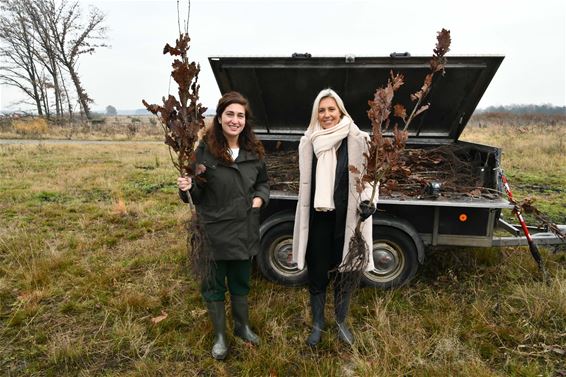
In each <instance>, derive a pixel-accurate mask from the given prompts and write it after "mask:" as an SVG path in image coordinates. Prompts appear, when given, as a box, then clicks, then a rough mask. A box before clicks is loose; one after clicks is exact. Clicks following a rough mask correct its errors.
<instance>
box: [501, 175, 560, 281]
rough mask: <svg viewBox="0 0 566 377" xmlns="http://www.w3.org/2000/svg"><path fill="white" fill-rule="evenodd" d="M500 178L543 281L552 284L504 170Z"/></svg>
mask: <svg viewBox="0 0 566 377" xmlns="http://www.w3.org/2000/svg"><path fill="white" fill-rule="evenodd" d="M499 176H500V177H501V181H502V182H503V188H504V189H505V192H506V193H507V198H508V199H509V203H511V204H512V205H513V213H514V214H515V216H517V219H518V220H519V223H520V224H521V229H523V233H525V237H526V238H527V243H528V245H529V251H530V252H531V255H532V257H533V259H534V260H535V262H536V263H537V266H538V269H539V271H540V273H541V274H542V279H543V281H544V282H546V283H549V282H550V276H549V274H548V272H547V271H546V268H545V267H544V261H543V260H542V256H541V255H540V251H539V249H538V246H537V245H536V244H535V242H534V241H533V238H532V237H531V234H530V232H529V228H528V227H527V223H525V219H523V215H522V214H521V209H520V208H519V205H518V204H517V202H516V201H515V199H513V193H512V192H511V187H510V186H509V181H507V177H506V176H505V174H504V173H503V170H502V169H499Z"/></svg>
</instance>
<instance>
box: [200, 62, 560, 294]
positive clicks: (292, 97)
mask: <svg viewBox="0 0 566 377" xmlns="http://www.w3.org/2000/svg"><path fill="white" fill-rule="evenodd" d="M429 61H430V57H413V56H410V55H409V54H391V55H390V56H389V57H355V56H350V55H349V56H344V57H313V56H311V55H310V54H293V55H292V56H291V57H211V58H209V62H210V65H211V67H212V70H213V72H214V75H215V78H216V81H217V83H218V86H219V88H220V91H221V92H222V93H226V92H228V91H232V90H236V91H239V92H240V93H242V94H243V95H244V96H246V97H247V98H248V100H249V102H250V107H251V109H252V113H253V114H254V120H255V125H256V127H255V131H256V134H257V135H258V137H259V138H260V140H261V141H262V142H263V144H264V146H265V149H266V160H269V159H270V158H273V156H275V155H276V154H277V153H280V152H282V151H297V147H298V143H299V139H300V137H301V136H302V135H303V133H304V131H305V130H306V127H307V125H308V122H309V120H310V114H311V110H312V103H313V100H314V98H315V97H316V95H317V94H318V92H319V91H320V90H321V89H324V88H332V89H334V90H335V91H336V92H337V93H338V94H339V95H340V96H341V97H342V99H343V100H344V103H345V105H346V108H347V109H348V112H349V113H350V115H352V117H353V120H354V122H355V123H356V124H357V125H358V127H360V129H362V130H365V131H367V132H370V131H371V124H370V121H369V119H368V117H367V110H368V100H369V99H371V98H373V94H374V92H375V90H376V89H377V88H378V87H382V86H383V85H385V84H386V83H387V79H388V77H389V74H390V71H394V72H395V73H401V74H403V75H404V77H405V85H403V86H402V87H401V89H400V90H399V91H398V93H397V94H396V97H395V100H394V103H401V104H403V105H405V107H406V108H410V107H411V104H410V100H409V95H410V93H413V92H415V91H416V90H418V89H419V88H420V86H421V85H422V79H423V78H424V77H425V75H426V74H427V73H428V72H429ZM502 61H503V56H450V57H449V59H448V64H447V66H446V72H445V75H444V76H443V77H441V78H439V79H438V80H437V81H435V82H434V84H433V87H432V89H431V92H430V95H429V97H428V99H429V102H430V108H429V109H428V110H427V111H426V112H424V113H423V114H421V115H420V116H419V118H417V119H415V121H414V122H413V123H412V124H411V126H410V128H409V129H408V131H409V140H408V143H407V146H406V148H407V149H408V150H411V149H427V148H436V147H439V146H451V147H454V148H455V150H458V151H459V152H458V153H463V154H465V155H466V156H467V158H469V161H470V162H469V164H470V169H473V171H474V172H475V173H474V174H477V180H478V182H479V184H480V185H481V186H482V187H483V188H486V189H489V190H491V191H492V192H494V193H496V195H494V196H491V197H489V198H485V197H463V198H462V197H461V198H456V199H455V198H451V197H445V196H444V195H443V192H442V190H443V189H442V186H441V185H440V184H439V183H437V182H432V186H431V187H432V190H431V191H430V192H428V195H423V196H422V197H419V198H401V197H395V196H390V197H384V196H381V197H380V199H379V202H378V205H377V212H376V213H375V214H374V216H373V218H372V220H373V259H374V265H375V269H374V270H372V271H369V272H366V273H365V274H364V278H363V280H364V283H365V284H367V285H370V286H374V287H379V288H395V287H399V286H402V285H404V284H407V283H408V282H409V281H411V279H412V278H413V277H414V276H415V274H416V272H417V269H418V267H419V265H420V264H422V263H423V262H424V260H425V256H426V249H427V248H428V247H432V246H454V247H458V246H472V247H493V246H510V245H526V244H527V240H526V238H525V237H520V236H519V230H520V228H518V227H517V226H516V225H513V224H510V223H508V222H506V221H504V220H503V219H502V217H501V213H502V210H504V209H511V208H513V205H512V204H511V203H510V202H509V201H508V200H507V198H506V197H505V196H504V195H503V194H501V193H502V192H503V187H502V181H501V177H500V171H501V166H500V161H501V149H500V148H497V147H494V146H488V145H482V144H477V143H469V142H465V141H461V140H459V137H460V135H461V133H462V131H463V130H464V128H465V127H466V124H467V122H468V120H469V119H470V117H471V115H472V113H473V112H474V110H475V108H476V106H477V104H478V103H479V101H480V99H481V97H482V95H483V94H484V92H485V90H486V89H487V87H488V85H489V83H490V82H491V80H492V78H493V77H494V75H495V73H496V71H497V69H498V68H499V66H500V64H501V62H502ZM288 169H298V167H297V166H288ZM268 174H269V172H268ZM296 203H297V194H296V192H292V191H290V190H272V191H271V194H270V203H269V205H268V206H267V208H265V209H264V210H263V211H262V214H261V227H260V233H261V251H260V254H259V255H258V256H257V264H258V267H259V270H260V271H261V273H262V274H263V276H264V277H266V278H267V279H269V280H271V281H274V282H277V283H281V284H284V285H290V286H292V285H302V284H304V283H305V282H306V278H307V275H306V274H307V271H306V269H303V270H299V269H298V268H297V266H296V264H294V263H293V262H292V258H291V257H292V236H293V224H294V216H295V207H296ZM560 227H561V229H563V230H566V229H565V227H564V226H560ZM497 229H503V230H506V231H508V232H509V233H510V236H501V235H499V234H498V232H497V231H496V230H497ZM532 233H533V238H534V240H535V242H540V243H543V244H547V245H550V244H558V243H560V242H561V240H560V239H558V238H557V237H556V236H554V235H553V234H551V233H548V232H546V231H545V230H544V229H533V230H532Z"/></svg>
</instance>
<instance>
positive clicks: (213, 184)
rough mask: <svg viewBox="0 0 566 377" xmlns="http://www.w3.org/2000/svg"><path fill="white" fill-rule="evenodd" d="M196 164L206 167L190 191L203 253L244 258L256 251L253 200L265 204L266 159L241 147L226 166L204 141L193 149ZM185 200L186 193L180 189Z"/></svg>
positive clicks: (256, 216)
mask: <svg viewBox="0 0 566 377" xmlns="http://www.w3.org/2000/svg"><path fill="white" fill-rule="evenodd" d="M196 164H202V165H204V166H205V167H206V170H205V172H204V173H202V177H203V178H204V179H205V181H204V182H203V183H198V184H195V183H196V182H195V180H193V185H192V187H191V189H190V191H189V193H190V195H191V198H192V200H193V203H194V204H195V206H196V209H197V215H198V218H199V220H200V222H201V224H202V226H203V229H204V233H205V234H204V236H205V246H204V247H205V252H209V253H211V254H212V258H213V259H214V260H245V259H249V258H250V257H252V256H254V255H256V254H257V253H258V252H259V210H260V209H259V208H252V199H253V198H254V197H256V196H257V197H260V198H261V199H263V206H264V207H265V206H266V205H267V203H268V201H269V185H268V183H267V169H266V167H265V161H264V160H263V159H261V160H260V159H259V158H258V156H257V155H256V154H255V153H253V152H249V151H246V150H244V149H240V152H239V155H238V157H237V158H236V161H235V162H234V163H233V164H232V165H230V166H227V165H225V164H223V163H222V162H220V161H219V160H217V159H216V157H214V156H213V155H212V154H211V153H210V152H209V151H208V148H207V146H206V144H205V143H204V142H201V143H200V144H199V146H198V147H197V150H196ZM181 198H182V199H183V200H184V201H185V202H187V201H188V197H187V193H186V192H183V191H181Z"/></svg>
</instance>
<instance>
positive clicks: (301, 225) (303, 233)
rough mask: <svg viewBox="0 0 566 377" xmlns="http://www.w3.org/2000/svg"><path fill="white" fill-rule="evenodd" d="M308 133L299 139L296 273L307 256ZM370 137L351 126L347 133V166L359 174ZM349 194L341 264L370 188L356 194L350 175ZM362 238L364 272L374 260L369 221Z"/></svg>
mask: <svg viewBox="0 0 566 377" xmlns="http://www.w3.org/2000/svg"><path fill="white" fill-rule="evenodd" d="M311 133H312V131H311V130H307V131H306V132H305V136H303V137H302V138H301V142H300V143H299V198H298V201H297V210H296V212H295V228H294V231H293V262H294V263H297V267H298V268H299V269H301V270H302V269H303V268H304V267H305V256H306V252H307V243H308V239H309V217H310V209H311V204H312V203H311V180H312V160H313V146H312V143H311V142H310V137H309V136H310V134H311ZM368 140H369V135H368V134H367V133H366V132H363V131H360V129H359V128H358V127H357V126H356V125H355V124H352V125H351V127H350V132H349V133H348V136H347V142H348V165H353V166H355V167H357V168H358V169H359V170H360V171H361V170H362V167H363V162H364V155H363V154H364V152H367V150H368V144H367V141H368ZM348 176H349V179H348V181H349V183H348V185H349V186H350V187H349V188H350V189H349V194H348V207H347V210H346V229H345V237H344V240H345V241H344V248H343V251H342V260H344V257H345V256H346V254H347V253H348V245H349V241H350V238H352V235H353V233H354V228H355V226H356V224H357V221H358V214H357V211H358V205H359V203H360V201H361V200H369V198H370V196H371V187H369V185H367V187H366V188H365V190H364V192H363V193H362V195H360V194H358V192H357V191H356V176H355V174H353V173H352V172H350V171H349V173H348ZM377 197H378V195H376V196H375V199H374V201H375V202H377ZM361 229H362V235H363V236H364V239H365V240H366V242H367V246H368V248H367V250H368V253H370V254H369V255H368V260H369V263H368V265H367V266H366V271H371V270H373V269H374V265H373V258H372V257H371V251H372V248H373V246H372V245H373V239H372V220H371V217H370V218H369V219H367V220H366V221H364V222H363V223H362V228H361Z"/></svg>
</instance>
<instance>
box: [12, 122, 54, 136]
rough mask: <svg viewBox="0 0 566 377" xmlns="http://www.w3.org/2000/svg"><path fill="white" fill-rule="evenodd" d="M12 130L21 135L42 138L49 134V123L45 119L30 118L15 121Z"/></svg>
mask: <svg viewBox="0 0 566 377" xmlns="http://www.w3.org/2000/svg"><path fill="white" fill-rule="evenodd" d="M12 128H13V129H14V131H16V133H17V134H19V135H24V136H41V135H42V134H44V133H46V132H47V121H46V120H45V119H44V118H28V119H21V120H15V121H13V122H12Z"/></svg>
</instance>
